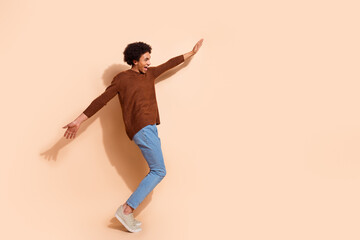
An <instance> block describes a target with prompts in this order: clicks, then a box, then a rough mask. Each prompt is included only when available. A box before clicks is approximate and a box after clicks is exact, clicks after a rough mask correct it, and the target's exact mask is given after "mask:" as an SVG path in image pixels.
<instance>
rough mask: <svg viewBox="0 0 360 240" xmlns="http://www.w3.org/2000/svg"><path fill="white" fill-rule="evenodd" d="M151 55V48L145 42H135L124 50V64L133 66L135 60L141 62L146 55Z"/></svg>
mask: <svg viewBox="0 0 360 240" xmlns="http://www.w3.org/2000/svg"><path fill="white" fill-rule="evenodd" d="M147 52H149V53H151V46H150V45H148V44H146V43H143V42H134V43H130V44H128V45H127V47H126V48H125V50H124V62H126V63H127V64H129V65H131V66H133V65H134V62H133V60H136V61H139V59H140V57H141V55H143V54H144V53H147Z"/></svg>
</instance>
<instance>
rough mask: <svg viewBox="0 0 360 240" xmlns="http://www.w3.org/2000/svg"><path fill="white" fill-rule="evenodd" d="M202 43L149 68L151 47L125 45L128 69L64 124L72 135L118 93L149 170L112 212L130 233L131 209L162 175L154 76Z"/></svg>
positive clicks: (133, 228) (134, 226)
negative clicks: (77, 115)
mask: <svg viewBox="0 0 360 240" xmlns="http://www.w3.org/2000/svg"><path fill="white" fill-rule="evenodd" d="M202 43H203V39H201V40H200V41H198V42H197V43H196V44H195V46H194V48H193V49H192V51H190V52H188V53H185V54H183V55H179V56H177V57H174V58H171V59H170V60H168V61H167V62H165V63H163V64H161V65H159V66H157V67H149V66H150V58H151V56H150V54H151V46H149V45H148V44H146V43H143V42H135V43H131V44H129V45H128V46H127V47H126V48H125V51H124V61H125V62H126V63H127V64H129V65H131V69H128V70H125V71H122V72H120V73H119V74H117V75H116V76H115V77H114V78H113V81H112V82H111V84H110V86H108V87H107V88H106V90H105V92H104V93H103V94H101V95H100V96H99V97H97V98H96V99H95V100H94V101H92V102H91V104H90V105H89V106H88V107H87V108H86V109H85V110H84V112H83V113H82V114H81V115H80V116H79V117H77V118H76V119H75V120H74V121H73V122H71V123H69V124H67V125H66V126H64V128H67V130H66V132H65V134H64V137H66V138H67V139H72V138H74V137H75V136H76V132H77V131H78V129H79V127H80V125H81V124H82V123H83V122H84V121H85V120H86V119H88V118H90V117H91V116H93V115H94V114H95V113H96V112H97V111H99V110H100V109H101V108H102V107H103V106H104V105H105V104H106V103H107V102H108V101H110V100H111V99H112V98H113V97H114V96H115V95H118V97H119V100H120V104H121V108H122V113H123V120H124V123H125V129H126V134H127V136H128V137H129V139H130V140H134V142H135V143H136V144H137V145H138V147H139V148H140V150H141V152H142V154H143V156H144V158H145V160H146V162H147V163H148V165H149V168H150V172H149V173H148V174H147V175H146V176H145V178H144V179H143V180H142V181H141V183H140V184H139V186H138V187H137V189H136V190H135V191H134V193H133V194H132V195H131V196H130V198H129V199H128V200H127V201H126V202H125V203H124V204H123V205H121V206H120V207H119V208H118V210H117V211H116V214H115V216H116V218H117V219H118V220H119V221H120V222H121V223H122V224H123V225H124V226H125V228H126V229H127V230H128V231H130V232H139V231H141V227H140V225H141V222H139V221H137V220H136V219H135V218H134V216H133V211H134V210H135V209H136V208H137V207H138V206H139V204H140V203H141V202H142V201H143V200H144V198H145V197H146V196H147V195H148V194H149V193H150V192H151V191H152V190H153V189H154V188H155V186H156V185H157V184H158V183H159V182H160V181H161V180H162V179H163V178H164V176H165V174H166V169H165V165H164V159H163V155H162V150H161V143H160V138H159V137H158V131H157V127H156V125H159V124H160V117H159V111H158V106H157V101H156V95H155V79H156V78H157V77H158V76H160V75H161V74H162V73H164V72H165V71H167V70H169V69H171V68H173V67H175V66H177V65H179V64H180V63H182V62H184V61H185V60H187V59H188V58H189V57H191V56H193V55H194V54H196V53H197V52H198V50H199V49H200V47H201V45H202Z"/></svg>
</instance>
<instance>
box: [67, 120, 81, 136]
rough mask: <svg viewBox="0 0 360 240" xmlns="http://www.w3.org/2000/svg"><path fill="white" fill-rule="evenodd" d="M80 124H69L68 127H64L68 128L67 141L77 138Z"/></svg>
mask: <svg viewBox="0 0 360 240" xmlns="http://www.w3.org/2000/svg"><path fill="white" fill-rule="evenodd" d="M79 127H80V124H77V123H76V122H75V121H73V122H71V123H69V124H67V125H66V126H64V127H63V128H67V130H66V132H65V134H64V137H65V138H66V139H69V138H70V139H72V138H75V136H76V132H77V131H78V130H79Z"/></svg>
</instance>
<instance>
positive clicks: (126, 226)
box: [115, 213, 142, 233]
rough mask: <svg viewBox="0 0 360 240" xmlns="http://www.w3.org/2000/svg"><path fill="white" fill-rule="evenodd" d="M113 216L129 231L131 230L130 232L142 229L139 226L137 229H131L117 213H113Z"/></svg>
mask: <svg viewBox="0 0 360 240" xmlns="http://www.w3.org/2000/svg"><path fill="white" fill-rule="evenodd" d="M115 217H116V218H117V220H119V221H120V222H121V224H122V225H123V226H124V227H125V228H126V229H127V230H128V231H129V232H132V233H135V232H140V231H141V230H142V229H141V228H138V229H135V230H133V229H131V228H129V226H128V225H127V224H125V222H124V221H123V220H122V218H121V217H120V216H119V215H117V213H115Z"/></svg>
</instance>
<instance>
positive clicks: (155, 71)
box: [83, 55, 184, 140]
mask: <svg viewBox="0 0 360 240" xmlns="http://www.w3.org/2000/svg"><path fill="white" fill-rule="evenodd" d="M183 61H184V56H183V55H179V56H177V57H174V58H171V59H170V60H169V61H167V62H165V63H163V64H161V65H159V66H157V67H149V68H148V70H147V72H146V73H139V72H135V71H134V70H131V69H128V70H125V71H122V72H120V73H119V74H117V75H116V76H115V77H114V79H113V80H112V82H111V84H110V86H108V87H107V88H106V90H105V92H104V93H103V94H101V95H100V96H99V97H97V98H96V99H94V101H92V102H91V104H90V105H89V106H88V107H87V108H86V109H85V111H84V112H83V113H84V114H85V115H86V116H87V117H89V118H90V117H91V116H92V115H94V114H95V113H96V112H97V111H99V110H100V109H101V108H102V107H103V106H104V105H106V103H107V102H109V101H110V100H111V99H112V98H113V97H114V96H115V95H116V94H117V95H118V96H119V100H120V104H121V108H122V113H123V120H124V123H125V129H126V134H127V135H128V137H129V139H130V140H132V139H133V137H134V135H135V134H136V133H137V132H138V131H139V130H140V129H142V128H143V127H145V126H147V125H149V124H155V123H156V125H159V124H160V116H159V110H158V106H157V102H156V93H155V78H157V77H158V76H159V75H160V74H162V73H163V72H165V71H167V70H169V69H171V68H173V67H175V66H177V65H179V64H180V63H182V62H183Z"/></svg>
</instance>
